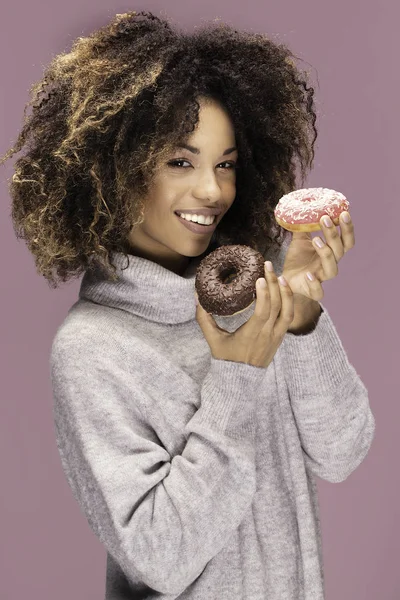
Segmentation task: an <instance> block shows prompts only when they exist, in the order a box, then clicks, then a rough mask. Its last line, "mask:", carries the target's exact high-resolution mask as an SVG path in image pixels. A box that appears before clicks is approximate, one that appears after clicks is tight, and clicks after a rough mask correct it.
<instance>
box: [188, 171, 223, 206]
mask: <svg viewBox="0 0 400 600" xmlns="http://www.w3.org/2000/svg"><path fill="white" fill-rule="evenodd" d="M193 196H194V197H195V198H198V199H199V200H202V199H208V200H210V201H211V202H213V201H214V202H216V201H218V200H219V199H220V198H221V188H220V186H219V184H218V181H217V178H216V175H215V173H213V172H212V171H209V170H207V171H206V172H203V173H199V174H198V176H197V179H196V182H195V184H194V186H193Z"/></svg>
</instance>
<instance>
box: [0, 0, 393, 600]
mask: <svg viewBox="0 0 400 600" xmlns="http://www.w3.org/2000/svg"><path fill="white" fill-rule="evenodd" d="M144 9H146V10H151V11H153V12H154V13H155V14H157V15H160V14H161V16H163V15H165V14H166V15H168V16H169V17H172V18H173V19H174V22H175V24H176V25H177V26H178V27H185V28H187V30H188V31H190V30H192V28H193V26H199V25H201V23H202V21H205V20H212V19H215V18H216V17H219V18H220V19H221V20H223V21H225V22H227V23H229V24H230V25H233V26H234V27H235V28H242V29H248V30H253V31H257V32H264V33H269V34H277V35H278V36H279V39H280V40H281V41H282V42H284V43H287V44H288V45H289V46H290V48H291V49H292V50H293V51H294V53H295V54H297V55H298V56H299V57H301V58H302V59H304V60H305V61H307V62H308V63H309V64H310V67H309V68H310V69H311V68H312V77H313V81H314V82H315V83H316V82H317V78H318V81H319V87H318V83H316V85H317V89H316V96H317V110H318V117H319V120H318V121H317V125H318V126H319V138H318V141H317V148H316V152H317V153H316V161H315V168H314V170H313V172H312V174H311V175H310V177H309V179H308V181H307V182H306V186H305V187H308V186H310V187H319V186H322V187H332V188H334V189H337V190H339V191H341V192H343V193H344V194H345V195H346V196H347V197H348V199H349V200H350V202H351V207H350V212H351V214H352V217H353V220H354V223H355V233H356V245H355V247H354V249H353V250H352V251H351V252H349V253H348V254H347V255H346V256H345V257H344V258H343V260H342V261H341V263H340V266H339V276H338V277H337V278H336V279H334V280H332V281H329V282H326V283H325V284H324V290H325V296H324V299H323V302H324V303H325V305H326V306H327V308H328V310H329V311H330V314H331V316H332V318H333V321H334V323H335V326H336V328H337V330H338V332H339V335H340V336H341V339H342V342H343V345H344V347H345V349H346V351H347V353H348V356H349V358H350V361H351V362H352V363H353V365H354V366H355V368H356V370H357V372H358V373H359V374H360V376H361V378H362V380H363V381H364V383H365V385H366V386H367V388H368V390H369V397H370V403H371V407H372V411H373V413H374V415H375V418H376V424H377V427H376V434H375V440H374V442H373V446H372V448H371V450H370V452H369V454H368V456H367V458H366V459H365V460H364V462H363V463H362V464H361V466H360V467H359V468H358V469H357V470H356V471H355V472H354V473H353V474H352V475H351V476H350V477H349V478H348V480H347V481H345V482H343V483H341V484H335V485H334V484H330V483H328V482H326V481H322V480H317V482H318V488H319V494H320V505H321V519H322V529H323V549H324V558H325V573H326V598H327V600H339V599H340V600H399V599H400V569H399V566H398V562H399V556H400V543H399V539H400V536H399V533H400V528H399V522H400V502H399V492H400V479H399V466H398V459H399V456H400V444H399V441H398V440H399V436H398V423H399V420H400V403H399V393H398V389H399V386H398V382H397V381H396V375H395V373H396V370H397V373H399V368H400V365H399V358H400V352H399V333H400V332H399V322H400V320H399V295H398V291H399V287H398V283H397V277H398V272H399V270H398V262H395V256H397V261H398V260H399V240H398V221H399V217H400V213H399V208H398V207H399V200H400V198H399V193H398V185H397V176H398V173H399V165H398V161H399V150H398V140H399V133H400V132H399V123H400V119H399V112H398V111H399V96H400V85H399V82H400V77H399V73H400V70H399V47H398V22H399V17H400V14H399V13H400V9H399V5H398V3H397V2H396V0H392V1H391V2H389V1H385V0H384V1H382V0H380V1H379V2H371V1H368V0H364V1H362V0H359V1H357V0H336V1H335V2H327V1H325V0H302V1H301V2H299V1H298V0H271V1H270V2H268V3H266V2H263V1H261V0H260V1H258V2H257V1H256V0H247V1H246V2H244V3H243V4H241V3H240V2H238V1H237V0H233V1H232V0H219V2H217V3H216V2H215V0H213V1H210V0H202V2H193V3H190V2H182V0H175V1H172V0H169V1H166V0H163V1H162V2H161V1H153V2H145V1H144V2H141V3H140V4H137V3H132V4H130V3H120V4H118V3H113V2H110V1H109V2H107V1H106V0H103V1H102V0H96V1H94V0H92V1H90V0H79V1H78V0H69V1H68V2H65V3H62V2H58V3H57V2H54V1H53V2H50V1H47V2H46V1H44V0H36V1H35V2H32V3H31V2H28V1H27V0H25V2H24V3H23V4H21V3H20V2H11V1H9V2H8V3H7V4H6V5H3V6H2V9H1V20H0V32H1V35H0V49H1V52H0V60H1V66H0V72H1V88H0V89H1V92H0V93H1V96H0V99H1V105H0V118H1V126H0V132H1V134H0V135H1V137H0V153H4V152H5V150H6V149H7V148H8V147H9V146H10V145H11V144H12V142H13V141H14V140H15V139H16V135H17V132H18V131H19V129H20V127H21V125H22V113H23V107H24V105H25V103H26V102H27V101H28V89H29V87H30V85H31V83H33V82H34V81H36V80H37V79H39V78H40V77H41V76H42V69H43V67H44V65H46V64H48V62H49V61H50V60H51V58H52V57H53V56H54V55H55V54H57V53H59V52H61V51H66V50H69V49H70V46H71V43H72V40H73V39H75V38H76V37H78V36H81V35H87V34H89V33H90V32H91V31H92V30H93V29H96V28H98V27H100V26H102V25H104V24H105V23H107V22H108V21H109V19H111V18H112V17H113V16H114V15H115V14H116V13H122V12H125V11H127V10H144ZM275 39H276V38H275ZM307 66H308V65H306V64H303V68H307ZM12 164H13V160H12V161H9V162H8V163H6V166H5V167H4V166H3V168H2V169H1V171H0V181H1V185H0V194H1V216H0V233H1V235H0V253H1V258H2V272H3V276H2V277H1V281H0V286H1V290H0V291H1V309H2V310H1V323H0V331H1V336H0V343H1V361H0V365H1V391H2V394H1V405H0V461H1V463H0V468H1V486H0V519H1V521H0V531H1V535H0V598H1V599H2V600H22V598H29V599H30V600H36V599H37V600H39V599H40V600H47V599H49V600H50V599H51V600H53V599H54V598H57V600H70V599H71V598H73V599H74V600H99V599H100V598H103V597H104V581H105V558H106V554H105V550H104V548H103V547H102V545H101V544H100V542H99V541H98V540H97V538H96V537H95V536H94V534H93V533H92V532H91V530H90V529H89V526H88V525H87V523H86V521H85V519H84V517H83V515H82V513H81V512H80V509H79V507H78V505H77V504H76V502H75V500H74V499H73V497H72V494H71V492H70V489H69V487H68V484H67V482H66V480H65V478H64V474H63V472H62V469H61V464H60V460H59V456H58V451H57V447H56V444H55V434H54V430H53V420H52V393H51V387H50V380H49V362H48V361H49V352H50V347H51V342H52V339H53V336H54V334H55V331H56V329H57V327H58V326H59V324H60V323H61V322H62V321H63V319H64V318H65V316H66V313H67V311H68V309H69V307H70V306H71V305H72V304H73V303H74V302H75V301H76V299H77V294H78V287H79V280H75V281H71V282H70V283H69V284H66V285H64V286H62V287H60V288H59V289H58V290H55V291H52V290H51V289H50V288H49V287H48V285H47V283H46V281H45V280H44V279H43V278H42V277H39V276H38V275H37V274H36V270H35V266H34V262H33V257H32V256H31V255H30V254H29V252H28V250H27V248H26V246H25V244H24V242H23V241H18V240H17V239H16V238H15V236H14V233H13V229H12V224H11V219H10V216H9V214H10V198H9V195H8V190H7V179H8V178H10V177H11V176H12V173H13V171H12ZM78 590H79V592H78ZM221 600H223V599H221Z"/></svg>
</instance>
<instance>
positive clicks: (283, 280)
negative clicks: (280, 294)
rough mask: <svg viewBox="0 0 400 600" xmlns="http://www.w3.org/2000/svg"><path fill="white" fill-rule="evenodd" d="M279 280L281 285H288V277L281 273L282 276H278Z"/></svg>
mask: <svg viewBox="0 0 400 600" xmlns="http://www.w3.org/2000/svg"><path fill="white" fill-rule="evenodd" d="M278 280H279V283H280V284H281V285H287V281H286V279H285V278H284V276H283V275H281V276H280V277H278Z"/></svg>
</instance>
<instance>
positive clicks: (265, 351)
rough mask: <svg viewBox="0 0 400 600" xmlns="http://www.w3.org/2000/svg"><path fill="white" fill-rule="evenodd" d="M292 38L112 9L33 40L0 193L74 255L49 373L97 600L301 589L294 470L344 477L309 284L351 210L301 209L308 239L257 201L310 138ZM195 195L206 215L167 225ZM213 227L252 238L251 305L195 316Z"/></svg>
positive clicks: (65, 255)
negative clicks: (27, 98)
mask: <svg viewBox="0 0 400 600" xmlns="http://www.w3.org/2000/svg"><path fill="white" fill-rule="evenodd" d="M293 58H294V57H293V55H291V53H290V51H289V50H288V49H287V48H286V47H284V46H282V45H277V44H274V43H273V42H272V41H270V40H269V39H268V38H267V37H266V36H263V35H260V34H250V33H245V32H238V31H234V30H232V29H230V28H229V27H227V26H225V25H217V26H208V27H206V28H204V29H203V30H202V31H200V32H196V33H195V34H193V35H191V36H189V35H186V34H183V33H179V32H176V31H174V30H173V29H172V28H171V27H170V25H169V24H168V23H167V22H165V21H162V20H160V19H158V18H156V17H154V16H153V15H151V14H150V13H139V14H136V13H135V12H131V13H127V14H124V15H117V16H116V18H115V19H114V20H113V21H112V22H111V24H110V25H108V26H107V27H104V28H102V29H100V30H99V31H96V32H95V33H94V34H92V35H91V36H90V37H87V38H80V39H79V40H78V41H77V42H75V44H74V46H73V48H72V51H71V52H70V53H69V54H65V55H60V56H58V57H56V58H55V59H54V60H53V62H52V63H51V65H50V66H49V68H48V69H47V70H46V72H45V75H44V78H43V80H42V82H40V83H39V84H37V85H36V86H35V87H34V89H33V92H34V97H35V99H36V101H37V102H36V104H35V106H34V109H33V112H32V115H31V116H30V117H29V119H28V120H27V122H26V123H25V126H24V128H23V130H22V132H21V133H20V136H19V138H18V141H17V145H16V147H15V148H13V149H11V150H10V152H9V153H8V154H7V155H5V158H3V161H4V160H5V159H6V158H8V157H9V156H11V155H12V154H13V153H15V152H16V151H19V150H21V149H22V148H23V146H24V145H26V146H27V145H28V143H29V149H28V150H27V152H26V154H25V155H24V157H22V158H20V159H19V160H18V161H17V162H16V166H15V175H14V177H13V180H12V183H11V186H10V192H11V195H12V198H13V212H12V215H13V220H14V224H15V228H16V232H17V235H19V236H20V237H24V239H25V240H26V241H27V243H28V246H29V248H30V250H31V251H32V253H33V255H34V257H35V260H36V264H37V268H38V272H39V273H40V274H42V275H43V276H44V277H45V278H46V279H47V281H49V283H50V284H51V285H52V286H56V285H57V280H58V281H60V280H61V281H66V280H67V279H68V278H69V277H71V276H73V275H75V276H76V275H77V274H79V273H82V272H84V277H83V280H82V283H81V288H80V293H79V299H78V301H77V302H76V303H75V304H74V305H73V306H72V307H71V309H70V311H69V313H68V315H67V317H66V318H65V320H64V322H63V323H62V324H61V326H60V327H59V329H58V331H57V333H56V335H55V337H54V342H53V346H52V351H51V377H52V385H53V391H54V417H55V426H56V436H57V444H58V448H59V451H60V457H61V461H62V465H63V468H64V471H65V475H66V477H67V479H68V482H69V484H70V486H71V489H72V492H73V494H74V497H75V498H76V500H77V502H78V503H79V505H80V507H81V509H82V511H83V513H84V514H85V516H86V518H87V520H88V523H89V525H90V527H91V529H92V530H93V531H94V533H95V534H96V535H97V536H98V538H99V539H100V541H101V542H102V543H103V544H104V547H105V549H106V551H107V574H106V592H105V597H106V599H107V600H111V599H112V600H117V599H123V598H124V599H128V598H131V599H135V600H136V599H139V598H168V599H172V598H180V599H185V600H186V599H189V598H193V599H196V600H199V599H201V598H204V599H207V600H211V599H216V600H217V599H218V600H221V599H225V598H226V599H229V600H235V599H237V600H239V599H240V600H242V599H244V598H246V600H261V599H263V600H278V599H279V600H282V599H283V598H286V599H287V600H299V599H304V600H308V599H309V600H311V598H312V599H313V600H316V599H322V598H323V597H324V590H323V563H322V546H321V531H320V523H319V515H318V499H317V490H316V483H315V476H318V477H321V478H322V479H325V480H327V481H331V482H340V481H343V480H345V479H346V478H347V477H348V476H349V475H350V473H352V472H353V471H354V469H356V467H357V466H358V465H359V464H360V463H361V462H362V460H363V459H364V457H365V456H366V454H367V452H368V449H369V447H370V445H371V442H372V439H373V435H374V428H375V422H374V417H373V415H372V413H371V410H370V407H369V401H368V394H367V390H366V388H365V386H364V384H363V383H362V381H361V380H360V378H359V376H358V375H357V373H356V371H355V369H354V367H353V366H352V365H351V364H350V363H349V361H348V358H347V355H346V353H345V350H344V348H343V346H342V344H341V342H340V339H339V337H338V334H337V332H336V329H335V327H334V325H333V323H332V321H331V319H330V316H329V314H328V312H327V311H326V309H325V307H322V305H321V303H320V300H321V299H322V297H323V290H322V285H321V284H322V282H323V281H325V280H327V279H331V278H333V277H335V276H336V275H337V273H338V268H337V265H338V262H339V261H340V259H341V258H342V257H343V255H344V254H345V252H346V251H348V250H349V249H351V248H352V247H353V246H354V226H353V224H352V222H351V220H350V222H348V223H346V222H345V221H344V220H342V222H341V231H340V235H339V233H338V231H337V229H336V227H332V226H331V227H328V226H327V225H325V224H324V223H323V222H321V227H322V232H323V234H324V235H325V237H326V242H325V243H323V247H322V248H319V247H318V246H317V245H316V243H315V239H314V240H312V239H311V236H310V235H309V234H304V233H299V234H290V238H289V240H287V238H286V239H285V238H284V237H283V234H284V232H283V230H280V228H279V227H278V226H276V224H275V222H274V217H273V210H274V207H275V206H276V203H277V201H278V200H279V198H280V197H281V196H282V195H283V194H284V193H287V192H288V191H291V190H293V189H295V188H296V176H295V175H296V173H295V167H296V163H295V161H296V160H298V161H299V165H300V167H301V173H302V178H303V179H302V182H304V177H305V174H306V172H307V169H308V168H311V166H312V161H313V156H314V152H313V145H314V142H315V139H316V128H315V120H316V116H315V112H314V105H313V93H314V90H313V89H312V88H310V87H307V80H306V78H305V76H304V74H303V73H301V72H299V71H298V70H297V69H296V67H295V63H294V60H293ZM42 92H49V93H48V96H47V97H46V98H44V99H42V100H41V102H38V100H39V96H40V93H42ZM297 187H298V186H297ZM201 211H205V213H206V214H207V212H208V213H212V214H213V215H215V221H214V222H215V228H214V230H213V231H212V232H209V231H208V230H207V233H200V234H199V233H194V232H193V231H191V230H190V229H188V227H187V226H186V225H185V219H190V218H191V217H189V213H191V214H192V215H193V214H197V215H199V213H200V212H201ZM177 212H178V213H179V214H181V215H182V214H184V217H183V219H182V218H180V217H179V216H178V214H177ZM344 216H346V215H344ZM342 217H343V215H342ZM195 218H196V217H195ZM198 220H201V218H199V219H198ZM320 239H322V236H321V238H320ZM287 242H288V243H287ZM230 243H244V244H247V245H249V246H251V247H253V248H256V249H258V250H259V251H262V252H263V253H264V256H265V258H266V259H267V261H266V269H265V279H263V278H261V280H260V281H259V282H257V289H256V293H257V297H256V301H255V304H254V305H251V306H250V307H248V308H247V309H246V310H245V311H243V312H242V313H239V314H237V315H233V316H231V317H215V318H213V317H212V316H211V315H208V314H207V313H206V312H205V311H204V310H203V309H202V308H201V307H200V305H198V304H197V306H196V304H195V294H194V278H195V271H196V267H197V265H198V264H199V261H200V260H201V259H202V258H203V257H204V256H205V255H206V254H207V253H209V252H210V251H211V250H212V249H214V248H216V247H218V246H219V245H222V244H230ZM267 267H269V268H270V269H272V270H269V269H268V268H267ZM54 271H55V274H54ZM278 271H280V272H281V273H282V275H283V279H280V280H279V281H278V278H277V274H276V273H277V272H278ZM307 273H310V274H311V276H312V277H313V279H312V281H309V279H308V278H307ZM260 282H261V283H263V282H264V284H266V285H264V287H262V286H261V285H260Z"/></svg>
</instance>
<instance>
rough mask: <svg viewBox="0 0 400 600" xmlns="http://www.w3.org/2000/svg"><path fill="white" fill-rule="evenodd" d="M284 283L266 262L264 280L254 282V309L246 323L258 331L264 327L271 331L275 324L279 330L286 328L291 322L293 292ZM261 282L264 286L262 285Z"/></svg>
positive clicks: (268, 262)
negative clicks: (255, 298)
mask: <svg viewBox="0 0 400 600" xmlns="http://www.w3.org/2000/svg"><path fill="white" fill-rule="evenodd" d="M268 267H269V268H268ZM270 269H271V270H270ZM284 281H285V280H284V278H282V277H281V278H279V280H278V277H277V276H276V274H275V272H274V270H273V266H272V263H271V262H270V261H267V262H266V264H265V278H260V279H258V280H257V282H256V294H257V302H256V307H255V310H254V314H253V316H252V317H251V318H250V319H249V321H248V323H250V322H252V324H253V325H254V327H255V328H256V329H257V330H258V331H260V329H262V328H263V327H265V326H267V327H268V328H269V329H273V328H274V326H276V324H277V323H279V326H280V328H281V329H282V328H285V327H286V328H287V327H288V326H289V325H290V323H291V322H292V321H293V316H294V308H293V292H292V290H291V289H290V287H289V285H288V284H287V282H285V283H286V285H285V283H284ZM263 282H265V283H266V285H263Z"/></svg>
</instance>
